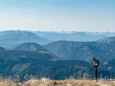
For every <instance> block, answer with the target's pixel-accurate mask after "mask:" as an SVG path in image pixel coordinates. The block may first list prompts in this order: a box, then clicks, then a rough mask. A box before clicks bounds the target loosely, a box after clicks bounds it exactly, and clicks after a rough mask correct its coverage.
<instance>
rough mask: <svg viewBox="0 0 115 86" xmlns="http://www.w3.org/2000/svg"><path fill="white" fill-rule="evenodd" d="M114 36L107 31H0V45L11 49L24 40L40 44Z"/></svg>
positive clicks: (92, 39) (114, 34)
mask: <svg viewBox="0 0 115 86" xmlns="http://www.w3.org/2000/svg"><path fill="white" fill-rule="evenodd" d="M112 36H115V33H109V32H100V33H98V32H37V31H36V32H34V31H33V32H32V31H20V30H17V31H15V30H10V31H0V46H1V47H4V48H7V49H13V48H14V47H15V46H17V45H18V44H21V43H26V42H35V43H38V44H40V45H44V44H48V43H51V42H55V41H60V40H64V41H81V42H88V41H96V40H100V39H102V38H107V37H112Z"/></svg>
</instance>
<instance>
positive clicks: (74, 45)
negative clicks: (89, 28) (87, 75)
mask: <svg viewBox="0 0 115 86" xmlns="http://www.w3.org/2000/svg"><path fill="white" fill-rule="evenodd" d="M108 42H109V43H108ZM114 46H115V37H110V38H107V39H102V40H99V41H95V42H75V41H57V42H53V43H49V44H47V45H45V46H44V47H45V48H46V49H47V50H49V51H50V52H52V53H54V54H55V55H58V56H60V57H61V58H63V59H66V60H84V61H88V62H90V61H91V59H92V58H93V57H97V58H98V59H100V60H101V61H106V60H111V59H115V47H114Z"/></svg>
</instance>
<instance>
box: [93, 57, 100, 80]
mask: <svg viewBox="0 0 115 86" xmlns="http://www.w3.org/2000/svg"><path fill="white" fill-rule="evenodd" d="M92 64H93V66H94V70H93V71H94V76H95V79H96V82H97V79H98V70H99V60H97V59H96V58H95V57H94V58H93V63H92Z"/></svg>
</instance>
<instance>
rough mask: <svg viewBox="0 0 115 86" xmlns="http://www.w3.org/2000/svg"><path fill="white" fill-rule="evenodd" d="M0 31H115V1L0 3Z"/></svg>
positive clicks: (25, 0) (22, 0) (11, 0)
mask: <svg viewBox="0 0 115 86" xmlns="http://www.w3.org/2000/svg"><path fill="white" fill-rule="evenodd" d="M0 30H42V31H114V32H115V0H0Z"/></svg>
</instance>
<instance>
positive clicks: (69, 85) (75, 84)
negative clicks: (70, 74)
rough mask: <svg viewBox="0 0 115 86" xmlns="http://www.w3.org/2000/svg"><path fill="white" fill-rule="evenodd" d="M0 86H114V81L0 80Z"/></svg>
mask: <svg viewBox="0 0 115 86" xmlns="http://www.w3.org/2000/svg"><path fill="white" fill-rule="evenodd" d="M0 86H115V81H103V80H99V81H98V82H96V81H95V80H75V79H68V80H50V79H46V78H43V79H41V80H36V79H31V80H29V81H27V82H24V83H15V82H13V81H11V80H4V81H3V80H1V81H0Z"/></svg>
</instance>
